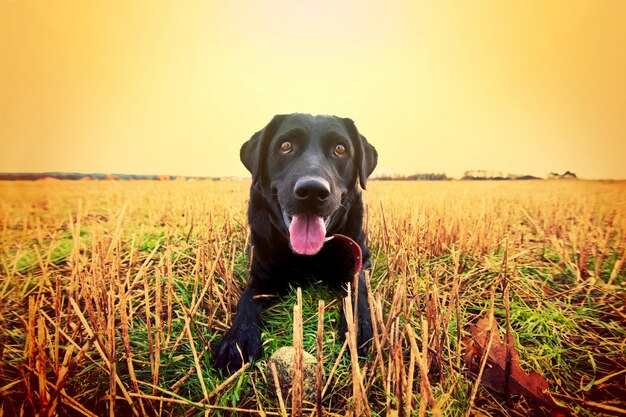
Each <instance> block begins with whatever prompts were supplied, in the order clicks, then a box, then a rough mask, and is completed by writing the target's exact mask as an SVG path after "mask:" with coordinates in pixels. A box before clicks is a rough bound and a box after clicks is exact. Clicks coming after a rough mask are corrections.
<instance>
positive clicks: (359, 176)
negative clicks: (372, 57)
mask: <svg viewBox="0 0 626 417" xmlns="http://www.w3.org/2000/svg"><path fill="white" fill-rule="evenodd" d="M285 142H289V144H290V145H291V147H290V148H289V146H287V145H285ZM281 145H282V149H281ZM337 145H341V146H343V148H341V147H337ZM287 148H289V150H288V151H287V152H285V151H286V150H287ZM344 150H345V151H346V152H345V153H344V152H343V151H344ZM240 156H241V161H242V162H243V164H244V165H245V166H246V168H247V169H248V170H249V171H250V172H251V174H252V180H253V181H252V186H251V188H250V201H249V207H248V222H249V224H250V243H251V250H252V252H253V255H252V259H253V260H252V266H251V271H250V278H249V281H248V286H247V288H246V289H245V291H244V292H243V294H242V295H241V298H240V299H239V304H238V311H237V315H236V317H235V319H234V321H233V324H232V326H231V328H230V330H229V331H228V332H227V333H226V334H225V335H224V337H223V339H222V341H221V343H220V344H219V346H218V347H217V350H216V351H215V366H216V368H218V369H220V370H222V371H224V372H229V373H232V372H234V371H236V370H238V369H239V368H241V366H242V365H243V363H245V362H253V361H254V360H256V359H258V358H259V357H260V356H261V354H262V346H261V330H260V326H261V324H262V319H261V310H262V304H261V303H262V299H263V298H264V297H256V296H259V295H268V294H280V293H282V292H284V291H285V290H287V289H288V288H289V285H288V284H289V283H290V282H293V281H294V280H295V281H302V280H308V279H310V278H314V279H317V280H322V281H324V282H326V283H329V284H330V285H332V286H338V287H343V286H344V285H345V284H346V283H348V282H351V281H352V278H353V276H354V273H355V271H354V268H355V266H354V255H353V253H352V250H351V249H350V248H349V247H348V245H346V244H345V243H344V242H341V241H339V240H338V239H332V240H329V241H327V242H326V243H324V246H323V247H322V249H321V250H320V251H319V252H318V253H317V254H315V255H310V256H309V255H298V254H296V253H294V251H293V250H292V248H291V247H290V240H289V229H288V220H287V219H288V218H290V216H293V215H294V214H299V213H307V214H315V215H319V216H323V218H325V219H326V225H327V226H326V236H331V235H333V234H343V235H346V236H348V237H350V238H352V239H353V240H354V241H356V242H357V244H358V245H359V246H360V247H361V251H362V255H363V268H364V269H365V268H368V267H369V266H370V254H369V250H368V248H367V246H366V244H365V233H364V232H363V228H362V220H363V202H362V199H361V191H360V189H359V184H360V187H361V188H365V185H366V180H367V177H368V176H369V175H370V174H371V173H372V171H373V170H374V168H375V166H376V163H377V159H378V155H377V153H376V150H375V149H374V147H373V146H371V145H370V144H369V143H368V142H367V140H366V139H365V138H364V137H363V136H362V135H361V134H359V132H358V130H357V129H356V127H355V125H354V122H353V121H352V120H350V119H344V118H339V117H335V116H311V115H307V114H291V115H278V116H275V117H274V118H273V119H272V121H271V122H270V123H269V124H268V125H267V126H266V127H265V128H264V129H262V130H260V131H259V132H257V133H255V134H254V135H253V136H252V138H250V140H248V141H247V142H246V143H244V145H243V146H242V148H241V155H240ZM303 189H304V192H303ZM344 288H345V287H344ZM358 288H359V294H358V306H357V309H358V326H359V328H358V337H357V342H358V345H359V354H361V355H365V354H366V353H367V351H368V349H369V345H370V339H371V337H372V325H371V319H370V312H369V304H368V298H367V292H366V284H365V277H364V274H363V271H362V270H361V271H360V272H359V286H358ZM346 330H347V327H346V321H345V318H344V317H343V316H342V320H341V335H344V334H345V332H346Z"/></svg>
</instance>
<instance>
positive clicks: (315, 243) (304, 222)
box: [283, 210, 330, 255]
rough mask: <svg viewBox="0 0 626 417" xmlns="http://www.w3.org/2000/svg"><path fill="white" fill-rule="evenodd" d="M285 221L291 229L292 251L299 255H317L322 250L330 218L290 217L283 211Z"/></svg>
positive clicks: (311, 216)
mask: <svg viewBox="0 0 626 417" xmlns="http://www.w3.org/2000/svg"><path fill="white" fill-rule="evenodd" d="M283 221H284V222H285V226H287V229H289V242H290V244H291V249H292V250H293V251H294V252H295V253H297V254H299V255H315V254H316V253H317V252H319V251H320V249H322V246H323V245H324V242H325V241H326V240H327V238H326V228H327V227H328V223H329V222H330V216H329V217H326V218H324V217H322V216H316V215H314V214H294V215H293V216H290V215H288V214H287V213H286V212H285V211H284V210H283Z"/></svg>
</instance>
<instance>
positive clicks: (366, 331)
mask: <svg viewBox="0 0 626 417" xmlns="http://www.w3.org/2000/svg"><path fill="white" fill-rule="evenodd" d="M358 285H359V288H358V300H357V306H356V308H357V317H358V319H357V337H356V342H357V348H358V349H357V350H358V353H359V356H366V355H367V352H368V351H369V348H370V345H371V344H372V338H373V335H374V333H373V331H372V317H371V315H370V304H369V300H368V297H367V286H366V283H365V274H364V273H363V271H361V272H359V284H358ZM339 331H340V333H341V334H340V337H341V339H342V340H343V339H344V338H345V335H346V332H347V331H348V324H347V322H346V316H345V314H343V312H342V314H341V325H340V330H339Z"/></svg>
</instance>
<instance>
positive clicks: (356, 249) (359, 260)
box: [326, 233, 363, 274]
mask: <svg viewBox="0 0 626 417" xmlns="http://www.w3.org/2000/svg"><path fill="white" fill-rule="evenodd" d="M331 239H337V240H338V241H339V242H342V243H344V244H346V245H348V246H350V248H351V249H352V254H353V255H354V273H355V274H358V273H359V272H361V267H362V266H363V252H362V251H361V247H360V246H359V244H358V243H356V242H355V241H354V240H353V239H352V238H351V237H349V236H346V235H342V234H340V233H335V234H334V235H331V236H329V237H327V238H326V241H329V240H331Z"/></svg>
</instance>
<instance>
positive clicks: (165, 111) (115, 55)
mask: <svg viewBox="0 0 626 417" xmlns="http://www.w3.org/2000/svg"><path fill="white" fill-rule="evenodd" d="M625 21H626V1H623V0H613V1H611V0H599V1H593V0H587V1H573V0H558V1H556V0H554V1H551V0H540V1H528V0H520V1H501V0H494V1H471V2H470V1H449V2H439V1H437V2H434V1H417V0H412V1H385V2H384V1H374V0H369V1H368V0H360V1H348V2H345V1H338V0H334V1H329V0H317V1H314V2H313V1H297V0H291V1H277V0H269V1H268V0H263V1H260V0H259V1H256V0H254V1H237V0H235V1H223V0H222V1H205V2H199V1H198V2H191V1H190V2H171V1H168V2H157V1H119V2H118V1H59V0H57V1H44V0H39V1H32V2H31V1H23V0H0V172H24V171H35V172H39V171H78V172H104V173H133V174H173V175H199V176H222V175H225V176H228V175H246V174H247V172H246V170H245V168H244V167H243V165H242V164H241V163H240V162H239V147H240V145H241V144H242V143H243V142H244V141H245V140H247V139H248V138H249V137H250V136H251V135H252V133H254V132H255V131H257V130H259V129H260V128H262V127H263V126H264V125H265V124H266V123H267V122H268V121H269V119H270V118H271V117H272V116H273V115H274V114H277V113H291V112H306V113H323V114H336V115H340V116H344V117H350V118H352V119H354V120H355V122H356V124H357V126H358V127H359V129H360V131H361V132H362V133H363V134H364V135H365V136H366V137H367V138H368V140H369V141H370V142H371V143H372V144H374V146H376V148H377V149H378V152H379V155H380V158H379V169H378V172H379V173H381V172H399V173H415V172H445V173H447V174H448V175H450V176H454V177H459V176H461V175H462V173H463V172H464V171H465V170H469V169H491V170H500V171H504V172H508V173H515V174H533V175H537V176H541V177H543V176H545V175H546V174H547V173H548V172H550V171H557V172H561V173H562V172H564V171H565V170H571V171H574V172H575V173H577V174H578V175H579V176H581V177H585V178H626V52H625V51H626V24H625V23H624V22H625Z"/></svg>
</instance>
